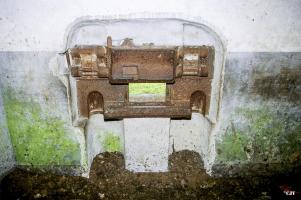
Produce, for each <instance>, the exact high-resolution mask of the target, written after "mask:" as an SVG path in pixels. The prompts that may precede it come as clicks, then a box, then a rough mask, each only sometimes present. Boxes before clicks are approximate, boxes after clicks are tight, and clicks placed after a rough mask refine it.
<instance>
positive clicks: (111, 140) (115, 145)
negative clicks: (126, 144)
mask: <svg viewBox="0 0 301 200" xmlns="http://www.w3.org/2000/svg"><path fill="white" fill-rule="evenodd" d="M103 147H104V149H105V151H107V152H117V151H118V152H120V151H121V142H120V138H119V136H116V135H114V134H113V133H107V134H106V135H105V138H104V140H103Z"/></svg>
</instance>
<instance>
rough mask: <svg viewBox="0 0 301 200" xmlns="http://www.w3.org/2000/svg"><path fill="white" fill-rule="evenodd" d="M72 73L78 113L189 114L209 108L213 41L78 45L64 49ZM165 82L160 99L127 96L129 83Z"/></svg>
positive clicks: (118, 116) (124, 115) (114, 115)
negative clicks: (179, 43)
mask: <svg viewBox="0 0 301 200" xmlns="http://www.w3.org/2000/svg"><path fill="white" fill-rule="evenodd" d="M66 56H67V62H68V66H69V69H70V72H71V75H72V76H73V77H74V78H75V79H76V90H77V107H78V113H79V115H80V116H83V117H89V115H91V114H94V113H102V114H104V118H105V119H122V118H128V117H170V118H190V117H191V113H192V112H199V113H202V114H204V115H205V114H208V110H209V106H210V94H211V80H212V77H213V69H214V67H213V61H214V48H213V47H211V46H154V45H144V46H135V45H134V44H133V42H132V40H131V39H125V40H124V42H123V44H122V45H121V46H112V39H111V38H110V37H108V40H107V46H76V47H74V48H71V49H68V51H67V52H66ZM132 83H165V84H166V93H165V94H164V98H163V100H162V98H161V100H160V101H157V100H154V99H153V98H149V99H147V98H145V99H144V98H142V99H143V100H141V101H132V100H131V98H129V96H130V94H129V84H132Z"/></svg>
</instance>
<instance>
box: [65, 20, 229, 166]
mask: <svg viewBox="0 0 301 200" xmlns="http://www.w3.org/2000/svg"><path fill="white" fill-rule="evenodd" d="M107 36H111V37H112V38H113V40H112V44H113V46H119V45H120V44H121V43H122V41H123V40H124V39H125V38H132V39H133V40H134V41H135V45H149V44H152V45H160V46H184V45H190V46H200V45H207V46H212V47H214V52H215V56H214V63H213V65H214V73H213V77H212V81H211V87H212V89H211V94H210V95H209V98H210V107H209V111H208V113H207V114H205V115H203V114H197V113H195V114H193V115H192V117H191V120H189V119H188V120H187V119H186V120H184V119H183V120H181V119H180V120H173V119H171V120H170V119H168V120H167V119H165V118H157V119H155V118H144V119H140V118H127V119H124V120H120V121H116V122H106V121H105V120H104V119H103V117H101V115H98V114H97V116H98V117H95V116H93V115H92V116H90V119H88V117H84V116H81V115H79V112H78V100H77V98H76V97H77V95H79V94H78V93H77V91H76V89H75V88H76V81H75V79H74V78H73V77H72V76H70V77H69V83H68V84H67V87H68V91H69V103H70V110H71V115H72V120H73V124H74V125H75V126H80V127H85V132H86V134H87V138H86V139H87V152H88V158H89V161H88V163H91V160H92V159H93V157H94V156H95V155H96V154H97V153H100V152H103V151H105V149H104V148H102V145H103V144H101V142H100V141H101V140H97V139H95V134H96V133H97V132H99V135H100V136H99V137H104V136H103V135H104V134H105V131H103V130H110V129H112V125H113V124H114V123H116V125H117V124H118V127H119V128H117V129H115V128H114V132H115V133H114V134H115V135H118V137H120V138H122V139H121V140H122V141H124V149H122V148H121V149H118V150H119V151H122V152H124V153H125V159H126V163H127V165H126V166H127V168H129V169H131V170H134V171H166V170H167V167H166V163H167V159H168V158H167V156H166V155H168V154H171V153H172V150H176V151H180V150H183V149H190V150H194V151H197V152H198V153H199V154H200V155H201V156H202V158H203V160H204V164H205V167H206V168H207V169H208V170H210V164H211V163H212V161H213V160H214V157H215V139H214V138H215V128H216V127H218V113H219V107H220V100H221V86H222V76H223V65H224V53H225V49H224V46H223V43H222V41H221V39H220V37H219V36H218V34H217V33H216V32H215V31H214V30H213V29H212V28H210V27H209V26H208V25H205V24H201V23H198V22H195V21H187V20H182V19H168V18H166V19H164V18H158V19H154V18H152V19H112V20H110V19H91V18H90V19H79V20H77V21H76V22H75V23H74V24H72V26H70V27H69V30H68V33H67V36H66V40H65V41H66V45H65V46H66V49H68V48H73V47H74V46H75V45H106V43H107ZM192 59H193V57H192ZM134 96H135V95H134ZM130 99H131V100H132V101H137V99H135V98H134V99H133V95H130ZM138 99H139V98H138ZM88 120H89V121H88ZM158 120H159V121H160V122H158ZM87 121H88V123H87ZM163 121H164V122H163ZM161 122H162V123H161ZM93 124H94V125H93ZM146 124H149V125H150V126H148V125H147V126H146ZM154 124H157V125H155V126H154ZM113 126H114V125H113ZM162 130H164V131H163V132H164V134H161V135H160V133H162ZM142 136H143V140H142V138H141V137H142ZM160 137H163V138H161V139H160ZM134 138H141V141H140V143H139V141H137V140H135V139H134ZM166 138H169V140H167V139H166ZM158 139H160V141H162V142H160V143H158V142H156V141H158ZM163 141H164V142H163ZM142 144H143V145H142ZM156 145H158V146H157V147H156ZM122 146H123V145H122ZM171 146H173V147H174V148H171ZM142 147H143V148H144V150H143V151H142V149H141V148H142ZM141 154H144V155H143V157H144V158H148V161H147V162H149V163H151V164H150V165H149V166H150V167H142V166H148V164H147V163H146V159H140V158H141ZM151 155H162V156H161V157H160V161H159V160H156V159H157V158H158V157H156V156H151ZM152 159H153V160H152ZM164 159H165V160H164ZM138 160H139V162H137V161H138ZM156 161H158V162H157V163H158V164H157V165H156V164H155V163H156ZM129 163H131V166H130V167H129V165H128V164H129ZM163 163H164V164H163Z"/></svg>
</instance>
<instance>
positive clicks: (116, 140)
mask: <svg viewBox="0 0 301 200" xmlns="http://www.w3.org/2000/svg"><path fill="white" fill-rule="evenodd" d="M85 133H86V145H87V155H88V168H89V169H90V167H91V164H92V161H93V159H94V157H95V156H96V155H97V154H99V153H102V152H105V151H108V152H112V151H120V152H123V151H124V137H123V123H122V121H104V118H103V115H101V114H95V115H92V116H90V117H89V120H88V122H87V125H86V127H85Z"/></svg>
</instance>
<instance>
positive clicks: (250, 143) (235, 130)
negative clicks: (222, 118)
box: [217, 106, 301, 162]
mask: <svg viewBox="0 0 301 200" xmlns="http://www.w3.org/2000/svg"><path fill="white" fill-rule="evenodd" d="M292 114H293V113H289V114H287V113H284V112H279V110H276V109H273V108H271V107H269V106H261V107H258V108H257V109H250V108H240V109H237V110H236V112H235V114H234V118H240V119H241V120H240V121H239V122H237V123H233V122H232V121H231V122H230V123H229V126H228V128H227V130H226V133H225V134H224V136H223V138H222V139H221V141H220V142H219V143H217V152H218V156H217V160H218V161H222V162H229V161H250V162H274V161H281V160H282V161H283V160H289V161H296V160H300V158H301V126H300V123H299V125H298V119H296V116H293V115H292ZM243 121H244V123H243Z"/></svg>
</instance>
